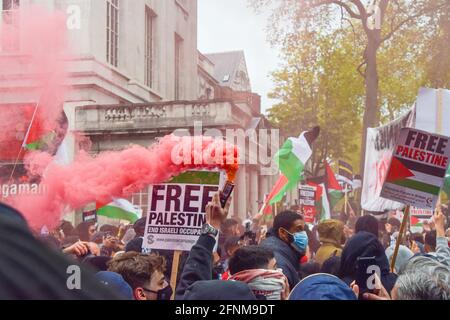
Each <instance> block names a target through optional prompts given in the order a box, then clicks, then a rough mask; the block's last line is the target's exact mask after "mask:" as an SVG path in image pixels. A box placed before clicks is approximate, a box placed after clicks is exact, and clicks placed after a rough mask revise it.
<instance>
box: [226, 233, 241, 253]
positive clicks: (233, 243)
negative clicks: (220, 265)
mask: <svg viewBox="0 0 450 320" xmlns="http://www.w3.org/2000/svg"><path fill="white" fill-rule="evenodd" d="M240 239H241V237H238V236H231V237H229V238H228V239H227V240H226V241H225V244H224V245H223V249H224V250H225V254H228V251H229V250H230V249H231V248H233V247H237V246H239V240H240Z"/></svg>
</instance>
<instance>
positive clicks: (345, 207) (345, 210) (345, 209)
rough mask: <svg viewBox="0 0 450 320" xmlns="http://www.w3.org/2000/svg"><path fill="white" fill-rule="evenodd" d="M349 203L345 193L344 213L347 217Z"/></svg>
mask: <svg viewBox="0 0 450 320" xmlns="http://www.w3.org/2000/svg"><path fill="white" fill-rule="evenodd" d="M345 191H346V190H345ZM347 201H348V199H347V192H344V213H345V216H347Z"/></svg>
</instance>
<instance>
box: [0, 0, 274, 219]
mask: <svg viewBox="0 0 450 320" xmlns="http://www.w3.org/2000/svg"><path fill="white" fill-rule="evenodd" d="M0 4H1V5H2V7H1V8H0V9H2V10H3V13H4V12H5V11H9V10H21V8H22V7H23V6H26V5H28V4H38V5H45V6H46V7H48V8H50V9H52V10H61V11H63V12H65V13H66V14H67V16H68V18H67V19H68V20H67V27H68V29H69V40H70V44H71V48H72V49H73V50H72V51H71V56H70V59H69V61H68V62H67V68H68V70H69V79H68V83H67V88H68V92H67V95H66V102H65V104H64V110H65V113H66V115H67V118H68V124H69V130H70V131H79V132H81V133H83V134H84V135H86V136H87V137H89V138H90V140H91V141H92V149H91V152H92V153H93V154H95V153H99V152H102V151H106V150H120V149H123V148H125V147H127V146H129V145H130V144H140V145H144V146H148V145H150V144H151V143H152V142H153V141H154V139H155V138H157V137H160V136H163V135H166V134H169V133H172V132H173V131H174V130H177V129H186V130H188V131H190V132H192V131H193V128H194V123H195V122H201V124H202V126H203V129H204V133H206V134H208V130H211V129H216V130H220V132H222V133H223V135H225V132H226V130H227V129H229V130H235V131H234V132H237V130H241V131H242V132H245V131H247V130H249V131H248V133H249V132H250V133H251V132H253V130H254V132H258V130H260V129H267V130H269V129H270V125H269V123H268V121H267V119H266V118H265V117H264V116H263V115H262V114H261V105H260V104H261V102H260V97H259V96H258V95H257V94H255V93H252V90H251V84H250V83H251V82H250V79H249V74H248V71H247V67H246V62H245V56H244V53H243V52H242V51H236V52H223V53H211V54H202V53H200V52H199V51H198V50H197V1H196V0H132V1H130V0H0ZM8 54H9V55H10V54H15V53H11V52H8ZM17 54H20V50H18V52H17ZM2 55H4V53H3V52H1V51H0V59H1V58H2ZM16 76H18V75H16ZM27 83H28V82H27V81H25V77H24V80H23V84H22V87H23V88H24V89H23V90H25V91H26V90H27V85H28V84H27ZM8 85H9V84H8V81H7V79H4V78H0V91H1V98H0V99H1V100H0V107H1V106H2V105H3V106H5V105H13V104H18V105H20V104H33V103H36V97H35V96H33V95H32V94H23V91H22V93H21V94H20V95H18V94H17V93H14V90H9V89H11V88H8ZM16 85H17V83H16ZM29 90H30V92H32V86H30V88H29ZM216 132H217V131H216ZM269 134H270V131H269ZM269 137H270V135H269ZM252 139H253V140H252ZM272 139H273V141H275V140H276V141H275V143H276V144H278V143H279V141H278V135H277V134H274V135H273V136H272ZM254 140H255V139H254V138H252V137H250V136H247V137H246V138H245V141H246V143H247V145H248V144H251V143H252V141H254ZM70 142H71V147H70V150H71V156H73V155H74V153H75V152H76V150H77V148H78V146H77V143H78V142H77V141H75V140H74V139H72V140H71V141H70ZM251 153H252V152H251V151H250V152H248V151H247V152H246V158H247V159H252V161H247V162H246V163H247V164H246V165H243V166H242V167H241V169H240V170H239V173H238V176H237V188H236V192H235V197H234V202H233V205H232V208H231V211H232V213H233V214H234V215H238V216H240V217H241V218H245V217H246V216H248V215H249V214H255V213H256V212H257V211H258V208H259V207H260V206H261V201H262V199H263V198H264V195H265V194H267V193H268V192H269V191H270V187H271V186H272V185H273V183H274V182H275V177H274V176H273V175H267V173H266V172H265V171H264V170H263V168H264V166H267V162H266V163H264V164H261V163H259V162H258V161H256V160H255V159H256V154H251ZM253 153H254V152H253ZM267 157H271V155H270V154H268V155H267ZM249 162H251V164H250V163H249ZM131 200H132V202H133V203H134V204H136V205H139V206H141V208H142V209H143V211H144V212H145V210H146V207H147V200H148V194H147V190H142V192H140V193H138V194H135V195H133V197H132V198H131Z"/></svg>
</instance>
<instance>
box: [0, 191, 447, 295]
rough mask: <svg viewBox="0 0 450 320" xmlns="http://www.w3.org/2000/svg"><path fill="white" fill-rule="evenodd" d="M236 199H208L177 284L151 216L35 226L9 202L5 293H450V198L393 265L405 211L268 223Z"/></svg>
mask: <svg viewBox="0 0 450 320" xmlns="http://www.w3.org/2000/svg"><path fill="white" fill-rule="evenodd" d="M229 203H230V201H228V203H227V206H226V207H225V208H222V206H221V205H220V202H219V193H217V194H215V195H214V198H213V200H212V201H211V202H210V203H209V204H208V205H207V207H206V222H207V223H206V226H208V228H205V227H204V228H203V229H202V230H203V231H202V234H201V235H200V236H199V237H198V240H197V242H196V243H195V245H194V246H193V247H192V249H191V250H190V251H189V252H184V253H183V255H182V257H181V263H180V267H179V270H180V272H179V275H178V281H177V282H176V283H177V284H176V287H172V286H171V284H170V270H171V263H172V258H173V252H171V251H164V250H151V252H145V251H146V250H143V248H142V243H143V236H144V231H145V230H144V229H145V222H146V218H145V217H143V218H141V219H139V220H137V221H136V222H135V223H133V224H128V225H123V224H121V225H120V226H119V227H116V226H113V225H107V224H105V225H101V226H99V225H97V224H96V223H95V222H82V223H80V224H79V225H77V226H76V227H74V226H73V225H72V224H71V223H70V222H67V221H62V222H61V224H60V226H59V227H58V228H57V229H55V230H52V231H50V232H48V233H46V234H36V233H34V234H33V233H32V232H31V231H30V230H29V229H28V227H27V224H26V222H25V221H24V219H23V218H22V216H21V214H20V213H19V212H17V211H16V210H14V209H12V208H10V207H8V206H6V205H2V208H1V211H2V214H1V215H0V253H1V255H2V259H1V260H0V283H1V284H2V290H0V298H6V299H10V298H13V299H34V298H39V299H46V298H48V299H135V300H169V299H171V298H174V299H176V300H257V299H258V300H287V299H289V300H311V299H312V300H322V299H325V300H356V299H358V298H359V299H368V300H390V299H392V300H397V299H398V300H404V299H413V300H414V299H417V300H418V299H420V300H422V299H424V300H428V299H437V300H447V299H449V298H450V247H449V243H450V228H449V227H450V226H449V225H448V213H449V208H448V205H443V204H442V205H440V206H438V208H437V210H436V211H435V214H434V217H433V222H432V223H431V224H427V225H426V226H425V227H424V229H423V232H421V233H410V232H406V233H405V237H403V238H402V239H401V244H400V245H399V250H398V255H397V257H396V260H395V266H394V268H393V269H392V270H391V268H390V262H392V256H393V252H394V247H395V244H396V241H397V238H398V235H399V230H400V227H401V222H400V221H399V220H398V219H397V218H395V212H387V218H385V219H380V220H378V219H377V218H375V217H374V216H371V215H364V216H357V215H355V213H354V211H350V213H349V214H348V215H345V214H344V213H341V214H339V213H337V216H336V219H327V220H323V221H321V222H320V223H318V224H317V225H315V226H314V227H311V225H310V224H306V223H305V221H304V217H303V214H302V211H301V210H300V209H299V207H298V206H295V207H292V208H291V209H290V210H285V211H282V212H280V213H278V214H277V215H276V216H275V217H274V219H273V220H272V221H271V223H269V225H267V224H264V225H263V218H264V217H263V216H261V215H260V216H256V217H254V218H253V219H252V220H248V221H244V222H242V221H240V220H239V219H238V218H231V217H228V216H227V209H228V206H229ZM446 221H447V222H446ZM216 244H217V248H216V249H215V246H216ZM359 257H370V259H371V261H370V264H372V265H374V266H375V268H376V269H377V271H376V272H374V273H373V278H372V280H373V281H372V282H373V284H374V287H373V288H372V289H373V290H368V288H362V287H360V286H361V283H358V281H359V280H360V279H359V277H361V275H362V274H361V272H360V270H359V268H360V266H361V264H360V261H359V260H360V259H359ZM73 264H76V265H79V266H80V267H81V269H82V280H81V282H82V284H83V285H82V287H81V288H80V290H67V289H66V279H67V274H66V268H67V267H66V266H70V265H73ZM35 273H38V274H39V276H38V277H36V276H35ZM369 282H370V281H368V282H367V283H368V284H369ZM358 284H359V285H358ZM25 287H26V289H25ZM368 287H370V285H369V286H368ZM369 289H370V288H369Z"/></svg>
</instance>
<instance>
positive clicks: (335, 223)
mask: <svg viewBox="0 0 450 320" xmlns="http://www.w3.org/2000/svg"><path fill="white" fill-rule="evenodd" d="M317 232H318V233H319V240H320V242H321V243H322V244H321V246H320V248H319V250H317V252H316V256H315V261H316V262H317V263H319V264H320V265H322V264H323V263H324V262H325V260H327V259H328V258H330V257H332V256H336V257H340V256H341V253H342V246H341V241H342V238H343V236H344V224H343V223H342V222H341V221H339V220H326V221H323V222H321V223H320V224H319V226H318V228H317Z"/></svg>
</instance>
